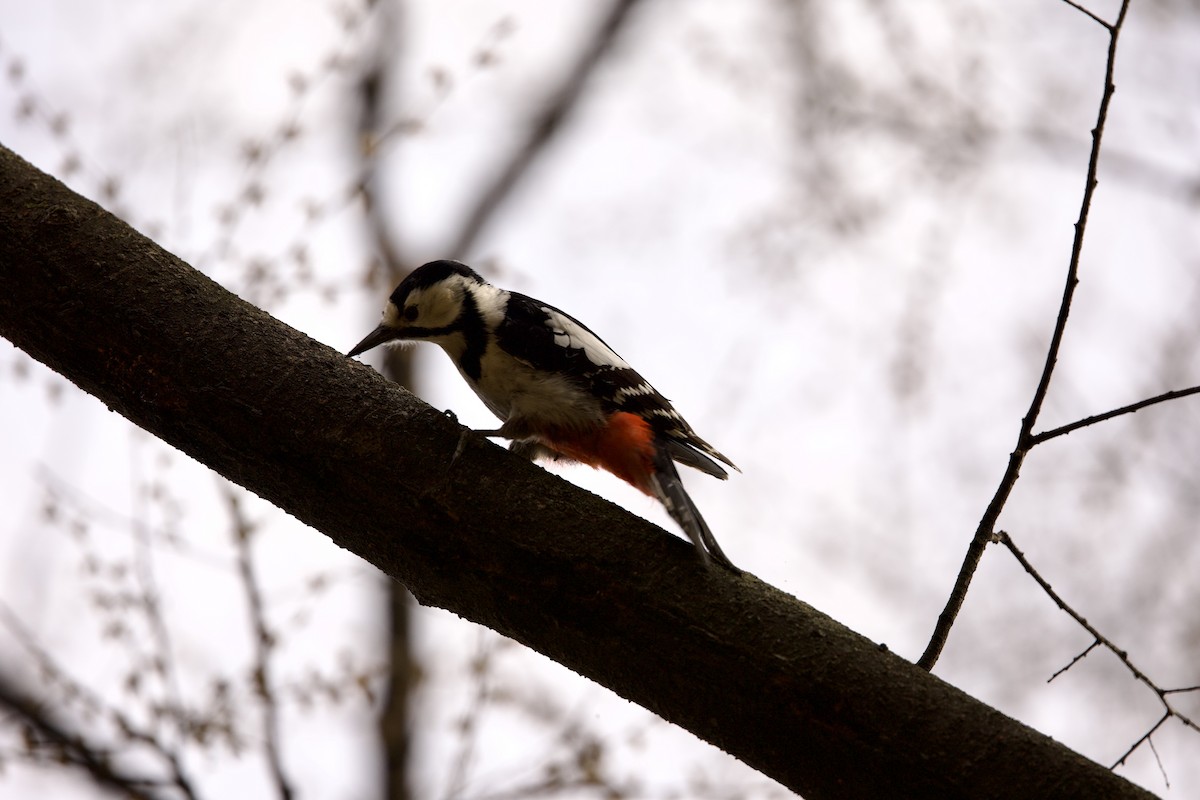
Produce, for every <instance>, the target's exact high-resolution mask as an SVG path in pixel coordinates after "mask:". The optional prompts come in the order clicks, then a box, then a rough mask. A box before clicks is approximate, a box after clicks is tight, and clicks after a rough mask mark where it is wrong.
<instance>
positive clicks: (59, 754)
mask: <svg viewBox="0 0 1200 800" xmlns="http://www.w3.org/2000/svg"><path fill="white" fill-rule="evenodd" d="M50 705H51V704H48V703H43V702H37V701H35V700H32V699H30V698H29V697H28V695H26V693H24V692H22V691H20V690H18V689H17V688H15V687H14V686H12V685H11V684H10V683H9V681H8V679H7V677H5V676H3V675H0V708H3V709H5V710H6V711H8V712H9V713H10V714H11V715H12V716H13V718H14V719H16V720H19V721H20V724H21V725H24V726H25V727H26V728H27V729H28V730H29V731H31V732H32V734H33V736H35V737H36V738H37V740H38V742H39V743H41V744H44V745H46V746H48V747H49V748H52V749H53V753H54V758H55V761H56V762H59V763H66V764H70V765H72V766H75V767H78V768H79V769H82V770H83V771H85V772H87V773H88V775H90V776H91V778H92V780H93V781H94V782H95V783H96V784H97V785H98V786H101V787H103V788H105V789H108V790H110V791H112V792H114V793H115V794H119V795H120V796H122V797H126V798H132V799H133V800H156V798H159V797H162V796H163V795H159V794H156V793H155V792H153V791H152V789H153V788H154V787H161V786H163V785H164V782H163V781H161V780H158V779H154V778H147V777H144V776H137V775H132V774H129V773H126V772H124V771H122V770H121V769H120V768H119V767H117V766H115V765H114V764H113V763H112V761H113V759H112V758H111V755H110V753H111V752H112V751H111V747H107V746H104V745H100V744H97V743H95V742H90V741H87V740H86V739H85V738H84V737H83V735H82V734H80V733H78V732H75V731H70V730H67V729H66V728H64V727H62V726H60V725H59V724H58V723H57V722H55V721H54V720H52V719H51V718H50V717H49V716H48V715H47V714H46V710H47V708H48V707H50Z"/></svg>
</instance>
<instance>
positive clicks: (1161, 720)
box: [1109, 711, 1171, 769]
mask: <svg viewBox="0 0 1200 800" xmlns="http://www.w3.org/2000/svg"><path fill="white" fill-rule="evenodd" d="M1170 718H1171V713H1170V712H1169V711H1167V712H1164V713H1163V715H1162V716H1161V717H1159V718H1158V722H1156V723H1154V724H1153V725H1151V726H1150V730H1148V731H1146V732H1145V733H1143V734H1142V737H1141V738H1140V739H1138V740H1137V741H1136V742H1134V743H1133V744H1131V745H1129V749H1128V750H1126V751H1125V752H1124V753H1122V754H1121V757H1120V758H1118V759H1117V760H1116V761H1114V762H1113V763H1112V766H1110V767H1109V769H1116V768H1117V767H1119V766H1121V765H1122V764H1124V763H1125V760H1126V759H1128V758H1129V757H1130V756H1131V755H1133V752H1134V751H1135V750H1137V749H1138V748H1139V747H1141V746H1142V745H1143V744H1145V743H1146V742H1149V741H1150V737H1151V736H1153V735H1154V732H1155V731H1157V730H1158V729H1159V728H1161V727H1162V725H1163V723H1164V722H1166V721H1167V720H1169V719H1170Z"/></svg>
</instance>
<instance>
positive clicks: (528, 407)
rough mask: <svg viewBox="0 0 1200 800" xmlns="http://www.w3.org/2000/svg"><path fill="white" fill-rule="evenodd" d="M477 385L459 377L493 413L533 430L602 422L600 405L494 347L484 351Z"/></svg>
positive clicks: (572, 386)
mask: <svg viewBox="0 0 1200 800" xmlns="http://www.w3.org/2000/svg"><path fill="white" fill-rule="evenodd" d="M481 366H482V370H481V375H480V379H479V381H478V382H475V381H472V380H471V379H470V377H469V376H467V375H466V374H465V373H464V374H463V378H464V379H465V380H466V381H467V383H468V384H469V385H470V386H471V388H472V389H474V390H475V394H477V395H479V399H481V400H482V401H483V402H484V405H486V406H487V407H488V408H489V409H490V410H491V412H492V413H493V414H495V415H496V416H497V417H499V418H500V419H501V420H504V421H505V422H512V423H514V424H516V425H518V426H519V427H522V428H525V427H528V428H532V429H533V430H539V429H545V428H563V427H568V428H589V427H592V426H594V425H598V424H600V423H602V422H603V420H604V415H603V413H602V412H601V410H600V403H599V402H598V401H597V400H596V398H595V397H593V396H592V395H591V394H589V393H587V392H585V391H583V390H582V389H580V388H579V387H578V386H576V385H575V384H574V383H572V382H571V381H570V380H568V379H567V378H564V377H562V376H561V375H556V374H554V373H550V372H542V371H539V370H535V369H534V368H533V367H531V366H529V365H528V364H526V363H525V362H523V361H519V360H517V359H515V358H513V357H512V356H510V355H509V354H507V353H505V352H504V351H503V350H501V349H500V348H498V347H497V346H496V345H494V344H491V345H489V346H488V348H487V350H485V351H484V354H483V359H482V360H481Z"/></svg>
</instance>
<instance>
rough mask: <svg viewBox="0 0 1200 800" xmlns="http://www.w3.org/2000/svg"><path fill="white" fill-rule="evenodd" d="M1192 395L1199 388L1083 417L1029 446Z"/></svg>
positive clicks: (1181, 390)
mask: <svg viewBox="0 0 1200 800" xmlns="http://www.w3.org/2000/svg"><path fill="white" fill-rule="evenodd" d="M1193 394H1200V386H1192V387H1191V388H1189V389H1176V390H1175V391H1172V392H1163V393H1162V394H1160V395H1155V396H1154V397H1148V398H1146V399H1145V400H1139V401H1138V402H1136V403H1130V404H1129V405H1127V406H1121V407H1120V408H1114V409H1113V410H1112V411H1106V412H1104V413H1103V414H1096V415H1094V416H1091V417H1085V418H1083V419H1080V420H1076V421H1075V422H1072V423H1070V424H1069V425H1060V426H1059V427H1057V428H1052V429H1051V430H1048V431H1042V432H1041V433H1039V434H1036V435H1035V436H1034V437H1033V439H1032V440H1031V441H1030V446H1033V445H1039V444H1041V443H1042V442H1047V441H1049V440H1051V439H1054V438H1056V437H1059V436H1065V435H1066V434H1068V433H1071V432H1072V431H1077V430H1079V429H1080V428H1086V427H1087V426H1088V425H1095V424H1096V423H1097V422H1104V421H1105V420H1110V419H1112V418H1113V417H1119V416H1121V415H1122V414H1132V413H1133V412H1135V411H1141V410H1142V409H1143V408H1146V407H1147V406H1152V405H1156V404H1158V403H1165V402H1166V401H1168V400H1175V399H1178V398H1180V397H1187V396H1188V395H1193Z"/></svg>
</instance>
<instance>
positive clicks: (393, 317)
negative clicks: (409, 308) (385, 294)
mask: <svg viewBox="0 0 1200 800" xmlns="http://www.w3.org/2000/svg"><path fill="white" fill-rule="evenodd" d="M383 324H384V325H386V326H388V327H389V328H398V327H399V326H400V309H398V308H396V304H395V303H393V302H392V301H391V300H388V302H387V305H386V306H384V307H383Z"/></svg>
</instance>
